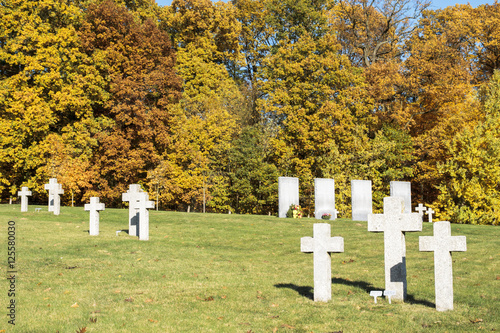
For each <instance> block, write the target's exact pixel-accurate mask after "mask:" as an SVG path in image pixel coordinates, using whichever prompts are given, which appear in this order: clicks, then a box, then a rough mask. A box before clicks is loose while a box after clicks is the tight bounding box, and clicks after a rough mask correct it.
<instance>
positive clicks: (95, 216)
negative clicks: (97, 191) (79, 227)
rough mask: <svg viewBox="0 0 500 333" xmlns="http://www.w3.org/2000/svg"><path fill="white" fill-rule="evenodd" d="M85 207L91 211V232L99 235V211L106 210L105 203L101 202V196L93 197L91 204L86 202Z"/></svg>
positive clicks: (92, 234) (93, 234) (91, 234)
mask: <svg viewBox="0 0 500 333" xmlns="http://www.w3.org/2000/svg"><path fill="white" fill-rule="evenodd" d="M84 209H85V210H86V211H90V223H89V234H90V236H98V235H99V211H100V210H104V204H103V203H100V202H99V197H91V198H90V204H85V207H84Z"/></svg>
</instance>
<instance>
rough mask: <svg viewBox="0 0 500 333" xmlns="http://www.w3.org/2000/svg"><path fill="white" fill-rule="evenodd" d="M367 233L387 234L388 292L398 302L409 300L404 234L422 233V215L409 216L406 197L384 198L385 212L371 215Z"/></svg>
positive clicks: (385, 257) (411, 214) (385, 258)
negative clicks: (407, 295)
mask: <svg viewBox="0 0 500 333" xmlns="http://www.w3.org/2000/svg"><path fill="white" fill-rule="evenodd" d="M368 231H370V232H383V233H384V263H385V289H386V290H394V291H395V292H396V295H395V297H394V298H395V299H397V300H402V301H404V300H405V299H406V289H407V283H406V242H405V232H408V231H422V216H421V215H420V214H419V213H409V214H406V213H404V211H403V198H400V197H386V198H384V213H383V214H369V215H368Z"/></svg>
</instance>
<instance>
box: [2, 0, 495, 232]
mask: <svg viewBox="0 0 500 333" xmlns="http://www.w3.org/2000/svg"><path fill="white" fill-rule="evenodd" d="M430 8H431V7H430V3H428V2H426V1H425V0H424V1H421V0H416V1H413V0H370V1H368V0H337V1H333V0H312V1H311V0H233V1H231V2H227V3H225V2H216V3H212V1H210V0H173V1H172V4H171V5H170V6H165V7H160V6H158V5H157V4H156V3H155V2H154V1H153V0H115V1H112V0H105V1H101V0H70V1H67V0H38V1H31V0H3V1H1V2H0V16H1V17H2V20H1V21H0V82H1V84H0V125H1V126H0V128H1V135H0V147H1V149H0V193H1V197H2V198H4V199H5V198H8V197H12V196H16V193H17V191H18V190H19V189H20V188H21V186H29V187H30V189H31V190H32V191H33V193H34V196H35V199H36V198H38V199H42V198H45V197H46V192H45V190H44V188H43V186H44V184H45V183H47V181H48V179H49V178H54V177H55V178H57V179H58V181H59V183H61V184H63V187H64V189H65V194H64V197H63V202H65V203H66V204H69V203H70V202H73V201H74V202H76V203H78V204H82V203H83V202H86V201H88V199H89V197H91V196H99V197H100V198H101V201H102V202H105V203H106V205H107V206H108V207H120V206H121V205H122V201H121V193H123V192H125V191H126V190H127V188H128V185H129V184H132V183H139V184H141V185H142V186H143V187H144V189H145V190H147V191H148V192H149V193H150V196H151V198H152V199H156V198H158V200H159V205H160V208H162V209H170V210H191V211H193V210H196V211H200V210H202V209H206V210H208V211H212V212H228V211H232V212H235V213H242V214H246V213H250V214H275V213H276V212H277V199H278V198H277V192H278V191H277V180H278V177H279V176H295V177H299V179H300V191H301V205H302V207H303V209H304V211H305V214H311V215H312V214H313V212H314V178H333V179H335V182H336V204H337V209H338V210H339V211H340V214H341V215H340V216H345V217H347V216H349V215H350V181H351V180H352V179H370V180H372V183H373V199H374V208H375V211H380V210H381V209H382V198H383V197H384V196H387V195H388V193H389V183H390V181H392V180H404V181H411V183H412V192H413V200H414V203H417V202H421V203H424V204H427V205H430V206H431V207H432V208H433V209H434V210H435V211H436V214H437V218H438V219H441V220H449V221H452V222H458V223H472V224H495V225H496V224H499V223H500V73H499V72H498V71H497V70H498V69H499V67H500V5H499V4H498V2H497V1H495V3H494V4H492V5H481V6H478V7H477V8H473V7H471V6H470V5H456V6H454V7H447V8H445V9H438V10H432V9H430Z"/></svg>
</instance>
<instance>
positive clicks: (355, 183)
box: [351, 180, 372, 221]
mask: <svg viewBox="0 0 500 333" xmlns="http://www.w3.org/2000/svg"><path fill="white" fill-rule="evenodd" d="M351 209H352V219H353V220H354V221H367V220H368V214H371V213H372V181H371V180H351Z"/></svg>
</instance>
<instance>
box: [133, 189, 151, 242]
mask: <svg viewBox="0 0 500 333" xmlns="http://www.w3.org/2000/svg"><path fill="white" fill-rule="evenodd" d="M151 208H155V202H154V201H149V195H148V194H147V193H146V192H140V193H139V198H138V199H137V205H136V209H137V210H138V211H139V240H149V211H148V209H151Z"/></svg>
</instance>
